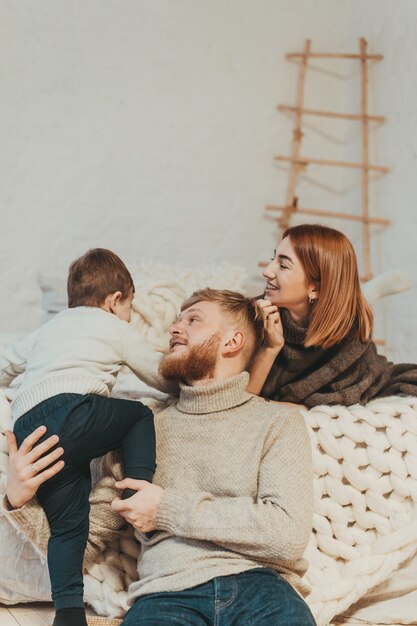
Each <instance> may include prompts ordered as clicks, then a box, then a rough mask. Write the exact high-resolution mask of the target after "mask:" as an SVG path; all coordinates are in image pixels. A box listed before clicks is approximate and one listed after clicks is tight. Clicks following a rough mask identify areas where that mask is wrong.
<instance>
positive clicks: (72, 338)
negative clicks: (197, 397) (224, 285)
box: [0, 306, 174, 420]
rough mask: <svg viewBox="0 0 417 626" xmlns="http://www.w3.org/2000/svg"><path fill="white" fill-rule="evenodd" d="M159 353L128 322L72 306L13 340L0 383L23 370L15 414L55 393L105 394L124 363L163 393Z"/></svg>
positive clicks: (0, 363) (0, 362) (1, 362)
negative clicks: (39, 326)
mask: <svg viewBox="0 0 417 626" xmlns="http://www.w3.org/2000/svg"><path fill="white" fill-rule="evenodd" d="M161 356H162V355H161V354H158V353H157V352H155V350H154V348H153V347H152V346H151V344H150V343H149V342H148V340H147V339H146V338H145V337H143V336H142V335H140V334H139V333H138V332H137V331H136V330H134V328H133V327H132V326H130V325H129V324H128V323H127V322H124V321H122V320H120V319H119V318H118V317H117V316H116V315H113V314H112V313H108V312H107V311H104V310H103V309H100V308H98V307H84V306H82V307H75V308H72V309H66V310H65V311H62V312H61V313H58V315H56V316H55V317H54V318H53V319H52V320H51V321H50V322H48V323H47V324H45V325H44V326H41V328H39V329H38V330H36V331H34V332H32V333H31V334H30V335H27V336H26V337H25V338H23V339H22V340H20V341H18V342H17V343H15V344H14V345H13V346H11V347H10V348H9V349H8V350H6V351H5V352H3V354H2V355H1V356H0V385H2V386H6V385H9V384H10V383H11V381H12V380H13V379H14V378H15V377H16V376H18V375H19V374H22V373H24V377H23V381H22V384H21V386H20V388H19V390H18V393H17V395H16V397H15V399H14V401H13V404H12V411H13V418H14V419H15V420H16V419H17V418H18V417H20V416H21V415H23V413H26V412H27V411H29V410H30V409H31V408H33V407H34V406H36V405H37V404H39V403H40V402H42V401H43V400H46V399H48V398H50V397H52V396H55V395H57V394H59V393H79V394H87V393H95V394H98V395H101V396H109V395H110V393H111V390H112V388H113V385H114V384H115V382H116V377H117V374H118V372H119V371H120V369H121V367H122V366H123V365H127V366H128V367H129V368H130V369H131V370H132V372H133V373H134V374H136V376H138V378H140V379H141V380H142V381H143V382H145V383H146V384H147V385H150V386H151V387H155V388H156V389H159V390H160V391H166V392H167V393H170V392H173V391H174V386H173V383H169V382H167V381H166V380H164V379H163V378H162V376H161V375H160V374H159V373H158V367H159V363H160V360H161Z"/></svg>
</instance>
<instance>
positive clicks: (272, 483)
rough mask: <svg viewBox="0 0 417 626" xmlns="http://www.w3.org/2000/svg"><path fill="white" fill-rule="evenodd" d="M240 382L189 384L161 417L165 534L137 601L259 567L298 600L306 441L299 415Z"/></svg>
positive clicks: (244, 377) (306, 515)
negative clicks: (282, 580)
mask: <svg viewBox="0 0 417 626" xmlns="http://www.w3.org/2000/svg"><path fill="white" fill-rule="evenodd" d="M248 380H249V376H248V374H247V373H246V372H245V373H242V374H239V375H238V376H234V377H232V378H227V379H226V380H224V381H221V382H216V383H213V384H210V385H201V386H194V387H188V386H185V385H181V393H180V398H179V401H178V403H177V404H176V405H173V406H171V407H169V408H168V409H166V410H165V411H163V412H162V413H160V414H159V415H157V416H156V418H155V429H156V442H157V450H156V456H157V459H158V465H157V469H156V472H155V476H154V482H155V483H156V484H157V485H160V486H161V487H162V488H163V489H164V491H163V495H162V499H161V502H160V504H159V506H158V509H157V512H156V527H157V529H158V530H159V532H157V533H156V534H155V535H153V536H152V537H151V538H149V537H147V536H146V535H143V534H142V533H138V535H137V536H138V540H139V541H140V542H141V544H142V552H141V559H140V564H139V570H140V576H141V579H140V581H138V582H137V583H134V584H133V585H132V587H131V589H130V597H131V598H132V599H133V598H136V597H138V596H140V595H144V594H149V593H156V592H160V591H177V590H181V589H187V588H190V587H194V586H196V585H200V584H202V583H205V582H207V581H208V580H210V579H212V578H213V577H214V576H227V575H231V574H238V573H241V572H243V571H247V570H249V569H253V568H256V567H260V566H264V567H272V568H274V569H275V570H277V571H279V572H280V573H281V574H282V575H283V577H284V578H285V579H287V580H288V581H289V582H290V583H291V584H292V585H294V587H296V588H297V589H298V591H299V592H300V593H305V591H306V589H305V586H304V585H303V584H302V582H301V577H302V575H303V574H304V573H305V569H306V563H305V561H304V560H303V559H302V558H301V557H302V554H303V552H304V549H305V547H306V545H307V541H308V537H309V533H310V529H311V522H312V506H313V489H312V468H311V454H310V449H309V441H308V435H307V432H306V428H305V425H304V422H303V419H302V417H301V415H300V414H299V413H298V412H297V411H294V410H293V409H290V408H289V407H286V406H278V405H277V404H275V403H271V402H265V401H264V400H262V399H260V398H258V397H256V396H253V395H251V394H249V393H247V391H246V387H247V384H248Z"/></svg>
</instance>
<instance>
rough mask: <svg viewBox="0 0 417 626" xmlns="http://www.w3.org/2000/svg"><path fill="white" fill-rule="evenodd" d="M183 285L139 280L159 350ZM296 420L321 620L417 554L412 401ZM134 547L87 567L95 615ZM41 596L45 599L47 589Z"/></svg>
mask: <svg viewBox="0 0 417 626" xmlns="http://www.w3.org/2000/svg"><path fill="white" fill-rule="evenodd" d="M145 282H146V281H145ZM173 287H174V289H173ZM151 291H152V294H151V293H150V292H151ZM189 291H190V289H187V286H186V287H185V288H183V286H182V285H180V284H179V283H177V284H175V285H173V284H170V285H164V284H163V283H160V284H159V287H158V286H157V288H156V289H155V283H154V284H153V287H152V290H150V286H149V285H146V284H144V285H141V288H140V291H139V293H138V291H137V294H138V296H139V297H138V298H137V301H138V302H140V303H141V304H140V308H139V306H138V307H137V311H136V315H135V316H134V320H133V323H135V324H136V326H137V327H138V329H140V331H141V332H143V333H144V334H146V335H148V337H149V339H150V340H151V341H152V342H153V343H154V345H155V346H157V347H158V348H159V349H161V348H162V347H163V344H164V341H166V339H165V338H164V336H165V333H166V330H167V328H168V327H169V325H170V323H171V322H172V320H173V319H174V317H175V315H176V314H177V311H178V305H179V303H181V301H182V300H183V299H184V297H185V296H186V295H187V294H188V293H189ZM144 293H145V295H146V294H148V296H149V297H148V299H146V298H144V297H143V295H144ZM119 393H120V394H125V393H127V394H128V395H134V396H135V397H138V396H141V399H142V401H146V402H147V403H148V404H151V405H152V408H153V409H154V410H155V409H156V410H158V408H159V409H160V408H161V407H163V406H164V403H165V402H167V401H169V400H168V399H165V400H163V399H162V400H161V397H160V396H159V400H158V399H156V398H155V394H153V395H152V397H149V393H147V391H146V389H144V388H143V386H142V387H140V386H139V387H138V385H137V383H136V382H135V380H134V379H133V378H131V377H129V376H127V375H125V376H124V377H123V376H122V377H121V385H120V388H119ZM8 397H10V393H7V392H6V393H3V392H2V393H1V394H0V426H1V429H4V428H7V427H9V428H10V426H11V417H10V406H9V401H8ZM146 397H147V399H146ZM304 416H305V419H306V423H307V426H308V430H309V433H310V437H311V444H312V450H313V464H314V474H315V481H314V484H315V514H314V523H313V531H312V534H311V538H310V542H309V545H308V547H307V549H306V553H305V556H306V558H307V559H308V561H309V564H310V567H309V570H308V572H307V575H306V579H307V581H308V582H309V583H310V585H311V588H312V591H311V594H310V596H309V597H308V598H307V602H308V603H309V605H310V607H311V609H312V611H313V613H314V615H315V617H316V620H317V623H318V625H319V626H325V625H327V624H329V623H331V620H332V619H333V618H334V617H335V616H337V615H339V614H341V613H343V612H344V611H345V610H346V609H347V608H348V607H349V606H350V605H352V604H353V603H355V602H356V601H357V600H359V598H361V597H362V596H364V595H365V594H366V593H367V591H369V590H370V589H371V588H373V587H374V586H376V585H377V584H379V583H381V582H382V581H384V580H386V579H387V578H388V577H389V576H390V574H391V573H392V572H393V571H395V569H396V568H398V567H399V565H400V564H401V563H402V562H403V561H405V560H406V559H407V558H409V557H410V556H412V555H413V554H415V553H416V551H417V519H416V518H417V398H404V397H391V398H384V399H381V400H374V401H372V402H370V403H369V404H368V405H367V406H366V407H361V406H357V405H355V406H352V407H348V408H346V407H342V406H335V407H326V406H321V407H316V408H314V409H311V410H309V411H305V412H304ZM117 471H118V470H117V469H116V474H117ZM6 473H7V447H6V443H5V438H4V437H0V478H1V480H0V491H1V490H2V483H3V484H4V483H5V477H6ZM0 541H1V539H0ZM12 548H13V547H12ZM138 549H139V548H138V545H137V543H136V542H135V540H134V538H133V535H132V532H131V531H130V530H127V531H123V532H121V533H120V536H119V538H118V540H117V541H116V542H115V543H114V544H113V545H111V546H109V547H108V548H107V549H106V550H105V551H104V552H103V554H102V560H100V562H97V563H93V564H91V565H90V566H89V567H88V573H87V574H86V575H85V596H86V600H87V601H88V602H89V603H90V604H91V605H92V606H93V608H94V609H95V610H96V611H97V612H98V613H99V614H102V615H110V616H121V615H123V613H124V612H125V610H126V609H127V604H126V595H127V594H126V589H127V587H128V585H129V584H130V582H131V581H132V580H134V579H135V578H136V576H137V570H136V562H137V557H138ZM43 593H44V594H45V599H46V598H47V593H48V590H45V591H44V592H43ZM34 597H38V598H40V597H41V595H40V594H39V593H38V594H37V595H36V596H34Z"/></svg>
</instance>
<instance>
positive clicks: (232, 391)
mask: <svg viewBox="0 0 417 626" xmlns="http://www.w3.org/2000/svg"><path fill="white" fill-rule="evenodd" d="M248 382H249V374H248V373H247V372H242V373H241V374H238V375H237V376H232V377H231V378H227V379H226V380H223V381H221V382H219V383H213V384H208V385H198V386H196V387H189V386H188V385H185V384H183V383H180V390H181V391H180V398H179V400H178V404H177V409H178V410H179V411H181V412H182V413H194V414H199V415H202V414H204V413H217V412H218V411H225V410H227V409H231V408H233V407H235V406H239V405H240V404H244V403H245V402H247V401H248V400H250V398H252V394H251V393H248V392H247V391H246V387H247V386H248Z"/></svg>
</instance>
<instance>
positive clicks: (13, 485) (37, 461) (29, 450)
mask: <svg viewBox="0 0 417 626" xmlns="http://www.w3.org/2000/svg"><path fill="white" fill-rule="evenodd" d="M45 432H46V427H45V426H39V428H37V429H36V430H35V431H34V432H33V433H32V434H31V435H29V436H28V437H26V439H25V440H24V441H23V443H22V445H21V446H20V448H19V449H18V448H17V443H16V437H15V436H14V434H13V433H12V432H11V431H10V430H6V431H5V435H6V438H7V443H8V446H9V474H8V476H7V486H6V495H7V498H8V500H9V502H10V504H11V505H12V507H13V508H14V509H17V508H20V507H21V506H23V505H24V504H26V502H28V501H29V500H30V499H31V498H33V496H34V495H35V493H36V492H37V490H38V488H39V487H40V485H41V484H42V483H44V482H45V481H46V480H48V479H49V478H51V477H52V476H55V474H57V473H58V472H59V471H60V470H61V469H62V468H63V467H64V461H58V462H57V463H55V464H54V465H52V466H51V467H48V465H51V463H54V461H56V460H57V459H59V457H60V456H61V455H62V454H63V452H64V450H63V448H56V450H53V451H52V452H50V453H49V454H47V455H46V456H42V455H43V454H45V453H46V452H48V450H50V449H51V448H53V447H54V446H56V444H57V443H58V440H59V437H57V436H56V435H52V437H49V438H48V439H46V441H43V442H42V443H40V444H38V445H35V444H36V442H37V441H39V439H40V438H41V437H43V435H44V434H45ZM41 457H42V458H41ZM46 467H48V469H45V468H46Z"/></svg>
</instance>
